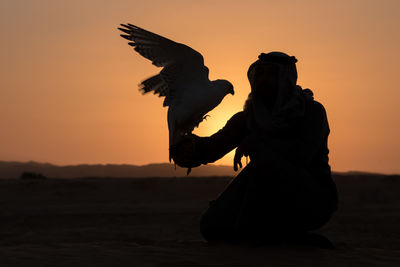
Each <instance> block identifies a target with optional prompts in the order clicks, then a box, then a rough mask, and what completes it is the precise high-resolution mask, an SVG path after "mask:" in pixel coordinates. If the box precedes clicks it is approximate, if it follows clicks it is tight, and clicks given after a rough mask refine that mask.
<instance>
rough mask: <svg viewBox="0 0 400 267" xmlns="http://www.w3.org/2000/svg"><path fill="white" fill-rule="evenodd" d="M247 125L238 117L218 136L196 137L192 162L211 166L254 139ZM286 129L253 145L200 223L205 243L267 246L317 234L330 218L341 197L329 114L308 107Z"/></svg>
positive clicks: (314, 106)
mask: <svg viewBox="0 0 400 267" xmlns="http://www.w3.org/2000/svg"><path fill="white" fill-rule="evenodd" d="M248 119H249V118H248V114H247V113H246V112H245V111H242V112H238V113H236V114H235V115H234V116H232V118H231V119H230V120H229V121H228V122H227V123H226V125H225V126H224V127H223V128H222V129H221V130H219V131H218V132H217V133H215V134H213V135H212V136H210V137H197V138H196V139H195V140H196V141H195V143H196V152H195V155H193V157H195V158H196V160H197V161H199V162H201V163H203V164H207V163H211V162H214V161H216V160H217V159H219V158H221V157H222V156H224V155H225V154H226V153H228V152H230V151H231V150H232V149H234V148H236V147H238V146H239V145H240V144H241V143H242V142H244V141H245V140H246V138H249V137H250V138H252V136H253V135H255V134H254V132H252V130H250V129H249V127H248ZM288 125H289V126H288V127H286V128H285V129H283V130H282V131H280V132H276V133H270V134H266V133H264V134H263V136H261V137H262V138H259V139H257V140H258V141H257V142H252V146H250V148H249V151H248V154H249V156H250V163H249V164H248V165H247V166H245V167H244V168H243V170H242V171H241V172H240V173H239V175H238V176H237V177H236V178H234V179H233V180H232V182H231V183H230V184H229V185H228V186H227V188H226V189H225V190H224V191H223V192H222V193H221V194H220V195H219V196H218V198H217V199H216V200H214V201H211V202H210V205H209V207H208V209H207V210H206V211H205V212H204V214H203V215H202V217H201V221H200V231H201V233H202V235H203V237H204V238H205V239H207V240H225V241H239V240H265V239H269V238H274V237H276V236H280V235H286V234H289V235H290V234H291V233H299V232H306V231H311V230H315V229H317V228H320V227H321V226H323V225H324V224H326V223H327V222H328V220H329V219H330V218H331V216H332V214H333V213H334V212H335V211H336V209H337V202H338V196H337V189H336V185H335V183H334V181H333V180H332V177H331V169H330V166H329V163H328V153H329V150H328V146H327V140H328V135H329V132H330V129H329V125H328V120H327V117H326V112H325V109H324V107H323V106H322V105H321V104H320V103H318V102H317V101H314V100H311V101H306V106H305V113H304V116H302V117H301V118H295V119H293V120H292V121H289V122H288ZM256 135H257V134H256ZM259 135H260V134H258V137H260V136H259Z"/></svg>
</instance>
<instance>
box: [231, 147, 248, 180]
mask: <svg viewBox="0 0 400 267" xmlns="http://www.w3.org/2000/svg"><path fill="white" fill-rule="evenodd" d="M243 156H246V157H247V156H248V143H247V142H246V141H244V142H242V143H241V144H240V145H239V146H238V147H237V148H236V151H235V156H234V158H233V170H234V171H235V172H236V171H237V170H238V166H239V167H240V168H242V167H243V165H242V157H243Z"/></svg>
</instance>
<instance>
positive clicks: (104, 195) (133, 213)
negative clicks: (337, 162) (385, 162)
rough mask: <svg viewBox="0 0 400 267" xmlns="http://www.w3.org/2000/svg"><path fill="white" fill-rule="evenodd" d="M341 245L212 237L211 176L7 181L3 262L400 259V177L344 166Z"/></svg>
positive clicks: (1, 189)
mask: <svg viewBox="0 0 400 267" xmlns="http://www.w3.org/2000/svg"><path fill="white" fill-rule="evenodd" d="M334 178H335V181H336V183H337V186H338V191H339V196H340V206H339V210H338V212H337V213H336V214H335V215H334V217H333V218H332V220H331V221H330V222H329V223H328V224H327V225H326V226H325V227H323V228H322V229H320V230H318V231H317V232H318V233H320V234H322V235H324V236H325V237H327V238H329V239H330V240H331V242H332V243H333V244H334V246H335V247H336V249H333V250H330V249H322V248H316V247H311V246H304V245H301V244H289V243H288V244H279V245H269V246H261V247H248V246H247V247H246V246H233V245H228V244H218V245H210V244H208V243H206V242H205V241H204V240H203V239H202V237H201V235H200V233H199V230H198V223H199V217H200V215H201V212H202V211H203V210H204V209H205V208H206V207H207V205H208V201H210V200H212V199H214V198H215V197H216V196H217V195H218V193H219V192H221V191H222V190H223V189H224V188H225V186H226V185H227V184H228V183H229V182H230V180H231V178H229V177H209V178H195V177H192V178H118V179H117V178H79V179H51V178H48V179H43V180H29V179H28V180H20V179H2V180H0V195H1V198H0V266H1V267H6V266H74V267H76V266H188V267H190V266H341V267H342V266H363V267H365V266H400V176H377V175H369V176H365V175H335V177H334Z"/></svg>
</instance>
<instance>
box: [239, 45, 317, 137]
mask: <svg viewBox="0 0 400 267" xmlns="http://www.w3.org/2000/svg"><path fill="white" fill-rule="evenodd" d="M296 62H297V59H296V58H295V57H294V56H289V55H287V54H285V53H282V52H271V53H268V54H264V53H262V54H261V55H259V56H258V60H257V61H256V62H254V63H253V64H251V65H250V67H249V70H248V72H247V76H248V78H249V81H250V84H253V83H252V79H254V73H253V72H252V71H253V70H254V68H255V67H256V66H257V65H260V64H274V65H275V66H276V67H277V70H278V72H277V75H278V77H277V83H278V84H277V86H278V90H277V95H276V100H275V103H274V106H273V107H272V109H268V108H267V105H266V101H265V99H261V98H257V97H255V95H254V92H253V89H254V88H252V92H251V93H250V94H249V97H248V99H247V101H246V103H245V107H244V110H245V111H246V112H247V113H248V115H249V116H250V120H249V124H250V125H248V126H249V127H250V128H251V129H254V128H257V129H259V130H262V131H270V130H273V129H276V128H281V127H285V126H287V123H288V121H289V120H290V119H293V118H296V117H301V116H303V115H304V112H305V101H307V100H310V99H313V93H312V91H311V90H310V89H305V90H302V88H301V87H300V86H298V85H297V84H296V83H297V69H296ZM263 90H268V88H263Z"/></svg>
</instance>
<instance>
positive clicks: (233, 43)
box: [0, 0, 400, 173]
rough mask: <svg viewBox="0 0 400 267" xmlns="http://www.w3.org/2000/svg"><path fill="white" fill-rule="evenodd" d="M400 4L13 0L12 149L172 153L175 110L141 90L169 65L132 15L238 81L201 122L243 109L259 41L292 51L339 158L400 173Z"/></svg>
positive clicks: (146, 155) (98, 155) (122, 158)
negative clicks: (150, 49)
mask: <svg viewBox="0 0 400 267" xmlns="http://www.w3.org/2000/svg"><path fill="white" fill-rule="evenodd" d="M399 14H400V1H398V0H382V1H378V0H375V1H371V0H351V1H349V0H339V1H304V0H302V1H300V0H299V1H297V0H293V1H289V0H283V1H234V0H230V1H209V0H202V1H188V0H186V1H183V0H182V1H175V0H169V1H151V0H148V1H122V0H118V1H104V0H96V1H75V0H72V1H54V0H46V1H45V0H36V1H30V0H26V1H22V0H12V1H11V0H0V34H1V52H0V55H1V57H0V125H1V131H0V148H1V149H0V160H7V161H9V160H16V161H28V160H34V161H39V162H50V163H55V164H60V165H64V164H81V163H89V164H93V163H117V164H122V163H127V164H140V165H141V164H147V163H152V162H167V161H168V127H167V120H166V114H167V109H166V108H163V107H162V99H159V98H157V97H155V96H154V95H145V96H143V95H141V93H140V92H139V91H138V90H137V85H138V84H139V83H140V82H141V81H142V80H143V79H145V78H147V77H149V76H151V75H153V74H155V73H157V72H159V71H160V69H158V68H156V67H155V66H153V65H152V64H151V63H150V61H148V60H147V59H145V58H142V57H141V56H140V55H139V54H137V53H136V52H134V51H133V49H132V48H131V47H130V46H128V45H127V42H126V40H124V39H122V38H121V37H119V31H118V30H117V27H118V25H119V24H120V23H132V24H135V25H138V26H140V27H143V28H145V29H148V30H150V31H153V32H155V33H158V34H160V35H163V36H165V37H167V38H170V39H172V40H174V41H177V42H180V43H184V44H186V45H189V46H191V47H192V48H194V49H195V50H197V51H199V52H200V53H201V54H202V55H203V56H204V59H205V64H206V66H207V67H208V68H209V69H210V79H227V80H229V81H231V82H232V84H233V85H234V87H235V92H236V93H235V95H234V96H231V95H228V96H227V97H226V98H225V99H224V100H223V102H222V103H221V105H220V106H218V107H217V108H216V109H215V110H213V111H212V112H211V113H210V115H211V117H210V118H208V120H207V121H206V122H203V123H202V124H200V127H199V129H196V131H195V133H196V134H199V135H201V136H207V135H210V134H212V133H214V132H216V131H217V130H218V129H220V128H221V127H222V126H223V125H224V124H225V122H226V120H227V119H229V118H230V117H231V116H232V115H233V114H235V113H236V112H238V111H240V110H241V109H242V107H243V103H244V101H245V99H246V97H247V94H248V93H249V90H250V86H249V83H248V81H247V77H246V72H247V69H248V67H249V65H250V64H251V63H252V62H254V61H255V60H256V59H257V56H258V54H259V53H261V52H270V51H282V52H286V53H288V54H290V55H294V56H296V57H297V59H298V60H299V62H298V63H297V68H298V72H299V81H298V84H300V85H302V86H303V87H305V88H311V89H312V90H313V91H314V95H315V99H316V100H317V101H319V102H321V103H322V104H323V105H324V106H325V108H326V110H327V114H328V120H329V123H330V128H331V135H330V137H329V148H330V151H331V152H330V163H331V166H332V169H333V170H334V171H348V170H360V171H371V172H383V173H400V123H399V122H400V120H399V115H400V105H399V102H400V88H399V85H398V78H399V77H400V71H399V67H398V65H399V62H400V50H399V49H400V30H399V29H400V18H399ZM216 163H217V164H224V165H225V164H232V153H230V154H228V155H227V156H225V157H224V158H223V159H221V160H219V161H217V162H216Z"/></svg>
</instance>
